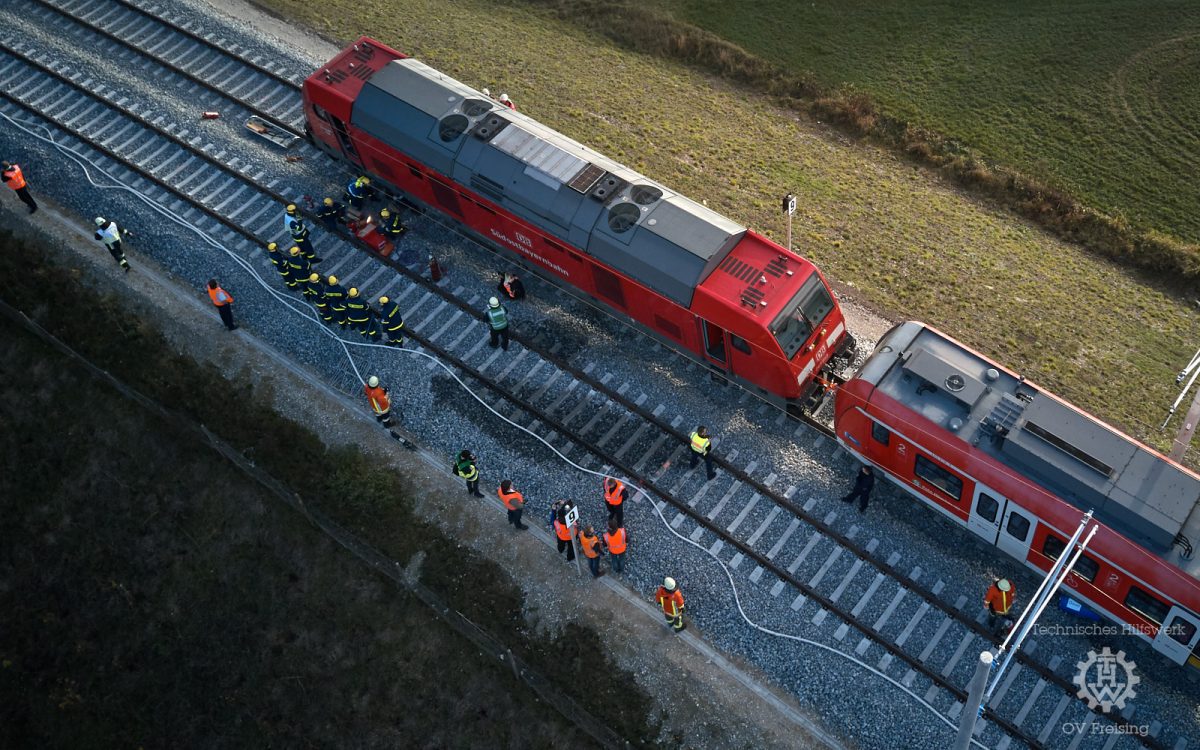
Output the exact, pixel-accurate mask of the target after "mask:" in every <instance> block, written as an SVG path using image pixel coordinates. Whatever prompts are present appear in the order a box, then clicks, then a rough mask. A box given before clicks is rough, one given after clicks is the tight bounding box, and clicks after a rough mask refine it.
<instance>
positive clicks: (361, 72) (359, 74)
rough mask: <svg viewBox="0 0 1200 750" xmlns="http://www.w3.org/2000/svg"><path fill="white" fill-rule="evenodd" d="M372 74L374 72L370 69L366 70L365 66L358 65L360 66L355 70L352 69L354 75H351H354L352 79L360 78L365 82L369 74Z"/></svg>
mask: <svg viewBox="0 0 1200 750" xmlns="http://www.w3.org/2000/svg"><path fill="white" fill-rule="evenodd" d="M374 72H375V71H373V70H371V69H370V68H368V67H367V66H366V65H360V66H358V67H357V68H355V69H354V73H353V75H354V77H355V78H361V79H363V80H364V81H365V80H367V79H368V78H370V77H371V74H372V73H374Z"/></svg>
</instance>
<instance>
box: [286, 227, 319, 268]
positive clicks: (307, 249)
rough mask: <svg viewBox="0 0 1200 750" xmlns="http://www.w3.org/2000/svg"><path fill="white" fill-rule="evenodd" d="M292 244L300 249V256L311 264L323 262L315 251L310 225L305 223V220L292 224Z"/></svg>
mask: <svg viewBox="0 0 1200 750" xmlns="http://www.w3.org/2000/svg"><path fill="white" fill-rule="evenodd" d="M292 244H293V245H295V246H296V247H298V248H300V254H301V255H303V256H304V258H305V259H306V260H308V262H309V263H320V262H321V259H320V258H318V257H317V251H316V250H314V249H313V246H312V240H311V239H309V236H308V225H307V224H305V223H304V220H303V219H297V220H296V221H294V222H292Z"/></svg>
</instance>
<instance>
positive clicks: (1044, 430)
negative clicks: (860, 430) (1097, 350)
mask: <svg viewBox="0 0 1200 750" xmlns="http://www.w3.org/2000/svg"><path fill="white" fill-rule="evenodd" d="M880 345H881V348H882V347H884V346H886V347H888V351H881V350H877V352H879V354H881V355H882V356H880V357H879V358H877V359H876V362H875V363H874V364H873V365H872V363H868V365H867V367H866V368H864V370H863V372H862V373H860V377H866V378H867V379H870V380H871V381H872V382H875V383H876V384H877V387H878V388H879V390H880V391H881V392H883V393H885V394H887V395H888V396H891V397H892V398H894V399H896V400H898V401H900V402H901V403H903V404H904V405H905V406H907V407H908V408H910V409H912V410H913V411H915V412H916V413H918V414H920V415H922V416H924V417H925V418H926V419H929V420H930V421H932V422H934V423H936V424H938V425H939V426H941V427H943V428H944V429H947V430H949V431H950V432H952V433H954V434H955V435H957V436H958V437H959V438H961V439H962V440H964V441H966V442H967V443H970V444H971V445H973V446H975V447H976V448H978V449H980V450H983V451H984V452H986V453H987V454H988V455H989V456H991V457H992V458H994V459H995V460H997V461H999V462H1000V463H1002V464H1004V465H1006V466H1009V467H1010V468H1012V469H1014V470H1016V471H1018V472H1020V473H1021V474H1023V475H1024V476H1026V477H1028V478H1029V479H1031V480H1033V481H1034V482H1036V483H1037V484H1039V485H1041V486H1042V487H1043V488H1045V489H1046V490H1048V491H1050V492H1052V493H1053V494H1055V495H1057V496H1058V497H1060V498H1062V499H1063V500H1066V501H1068V502H1070V503H1072V504H1073V505H1075V506H1076V507H1078V508H1080V509H1081V510H1087V509H1094V510H1095V511H1096V517H1097V518H1098V519H1100V520H1101V521H1102V522H1104V523H1105V524H1106V525H1108V526H1110V527H1112V528H1114V529H1115V530H1117V531H1119V532H1121V533H1122V534H1124V535H1126V536H1128V537H1130V538H1132V539H1134V540H1136V541H1138V542H1139V543H1141V544H1143V545H1145V546H1147V547H1148V548H1149V549H1152V550H1154V551H1155V552H1156V553H1158V554H1160V555H1162V556H1163V557H1165V558H1167V559H1169V560H1170V561H1171V562H1173V563H1175V564H1177V565H1180V567H1183V568H1185V569H1190V568H1191V567H1192V566H1191V565H1189V564H1187V561H1183V560H1181V559H1179V555H1178V553H1177V552H1175V551H1174V550H1172V545H1173V543H1174V541H1175V538H1176V535H1178V534H1179V533H1180V532H1185V533H1187V532H1188V531H1190V530H1191V527H1192V526H1194V525H1196V524H1197V523H1198V522H1200V518H1196V517H1195V516H1197V511H1196V509H1197V501H1198V499H1200V479H1198V478H1197V477H1196V476H1195V475H1194V474H1192V473H1191V472H1188V471H1186V470H1184V469H1182V468H1180V467H1179V466H1177V465H1176V464H1174V463H1173V462H1171V461H1170V460H1168V459H1167V458H1165V457H1163V456H1161V455H1159V454H1158V453H1156V452H1154V451H1152V450H1150V449H1149V448H1147V447H1145V446H1143V445H1141V444H1140V443H1137V442H1136V441H1134V440H1132V439H1131V438H1128V437H1126V436H1125V435H1122V434H1121V433H1119V432H1117V431H1116V430H1115V429H1113V428H1112V427H1109V426H1108V425H1105V424H1103V423H1101V422H1099V421H1097V420H1096V419H1094V418H1092V417H1091V416H1089V415H1087V414H1085V413H1084V412H1082V411H1081V410H1079V409H1078V408H1076V407H1074V406H1071V405H1069V404H1066V403H1064V402H1061V401H1059V400H1057V399H1055V398H1052V397H1050V396H1049V395H1047V394H1046V393H1044V392H1043V391H1042V390H1041V389H1039V388H1037V387H1035V386H1033V385H1031V384H1029V383H1027V382H1025V381H1024V379H1023V378H1019V377H1016V376H1014V375H1013V374H1011V373H1009V372H1006V371H1004V370H1001V369H999V368H995V367H993V366H992V365H991V363H989V362H988V361H987V360H985V359H983V358H982V357H980V356H979V355H977V354H975V353H973V352H971V351H969V350H967V349H966V348H964V347H962V346H961V345H959V344H957V343H956V342H954V341H951V340H949V339H947V338H946V337H945V336H943V335H941V334H940V333H938V332H937V331H935V330H932V329H929V328H926V327H924V326H922V325H921V324H919V323H906V324H903V325H902V326H899V327H897V328H896V329H894V330H893V333H892V334H890V335H889V337H887V338H885V339H884V340H881V342H880ZM912 437H913V438H914V439H919V437H918V436H912ZM1189 572H1193V573H1195V572H1196V571H1189Z"/></svg>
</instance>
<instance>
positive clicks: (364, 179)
mask: <svg viewBox="0 0 1200 750" xmlns="http://www.w3.org/2000/svg"><path fill="white" fill-rule="evenodd" d="M361 179H362V183H363V184H364V185H370V184H371V178H370V177H365V176H364V177H362V178H361Z"/></svg>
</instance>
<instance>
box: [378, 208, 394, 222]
mask: <svg viewBox="0 0 1200 750" xmlns="http://www.w3.org/2000/svg"><path fill="white" fill-rule="evenodd" d="M391 215H392V212H391V211H389V210H387V209H386V208H385V209H383V210H382V211H380V212H379V216H380V217H381V218H384V219H386V218H387V217H389V216H391Z"/></svg>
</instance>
